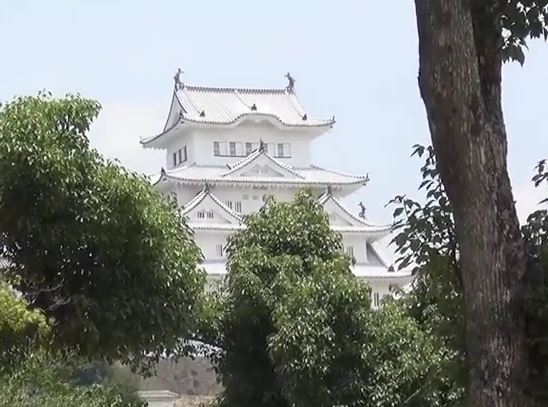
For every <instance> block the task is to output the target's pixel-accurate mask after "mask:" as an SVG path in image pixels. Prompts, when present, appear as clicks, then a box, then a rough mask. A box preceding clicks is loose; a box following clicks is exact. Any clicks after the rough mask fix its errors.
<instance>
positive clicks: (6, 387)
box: [0, 351, 146, 407]
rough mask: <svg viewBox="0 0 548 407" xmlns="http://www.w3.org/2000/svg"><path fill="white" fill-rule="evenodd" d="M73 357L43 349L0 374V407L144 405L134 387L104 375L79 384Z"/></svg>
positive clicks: (123, 406)
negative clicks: (90, 381) (69, 357)
mask: <svg viewBox="0 0 548 407" xmlns="http://www.w3.org/2000/svg"><path fill="white" fill-rule="evenodd" d="M78 374H79V371H78V368H77V366H76V365H75V362H74V360H68V361H67V360H66V359H64V358H63V357H61V356H60V355H55V357H53V356H52V355H50V354H47V353H43V352H40V351H37V352H35V353H34V354H33V355H31V356H30V357H28V358H27V359H26V360H25V361H24V362H23V363H22V364H20V365H19V366H17V368H16V369H15V370H14V371H13V372H10V373H9V374H0V393H1V394H2V398H1V399H0V407H35V406H41V407H80V406H86V407H104V406H110V407H144V406H146V403H145V402H144V401H142V400H140V399H139V398H138V397H137V395H136V394H135V391H134V389H131V388H127V387H125V386H123V385H121V384H118V383H116V382H115V381H113V380H112V379H111V378H108V377H106V378H103V379H102V380H96V381H95V382H93V383H87V384H85V385H84V384H81V383H78Z"/></svg>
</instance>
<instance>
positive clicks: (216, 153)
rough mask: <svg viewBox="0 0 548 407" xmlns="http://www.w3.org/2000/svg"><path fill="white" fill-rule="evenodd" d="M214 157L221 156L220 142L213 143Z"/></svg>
mask: <svg viewBox="0 0 548 407" xmlns="http://www.w3.org/2000/svg"><path fill="white" fill-rule="evenodd" d="M213 155H214V156H216V157H218V156H220V155H221V146H219V142H218V141H214V142H213Z"/></svg>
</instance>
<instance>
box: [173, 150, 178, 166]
mask: <svg viewBox="0 0 548 407" xmlns="http://www.w3.org/2000/svg"><path fill="white" fill-rule="evenodd" d="M173 166H174V167H177V152H174V153H173Z"/></svg>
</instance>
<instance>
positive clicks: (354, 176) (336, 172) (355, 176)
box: [302, 164, 367, 179]
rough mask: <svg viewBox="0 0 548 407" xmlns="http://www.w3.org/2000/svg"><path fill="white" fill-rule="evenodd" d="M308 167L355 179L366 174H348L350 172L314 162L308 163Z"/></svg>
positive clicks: (361, 177) (364, 177)
mask: <svg viewBox="0 0 548 407" xmlns="http://www.w3.org/2000/svg"><path fill="white" fill-rule="evenodd" d="M310 167H312V168H315V169H317V170H322V171H327V172H330V173H332V174H337V175H342V176H345V177H350V178H357V179H366V178H367V174H366V175H354V174H350V173H348V172H344V171H337V170H331V169H328V168H324V167H320V166H319V165H316V164H310ZM302 169H303V170H306V168H302Z"/></svg>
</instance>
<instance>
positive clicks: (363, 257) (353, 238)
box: [342, 234, 367, 264]
mask: <svg viewBox="0 0 548 407" xmlns="http://www.w3.org/2000/svg"><path fill="white" fill-rule="evenodd" d="M342 237H343V244H344V247H345V250H346V247H348V246H352V247H353V249H354V259H356V264H363V263H367V241H366V239H365V237H364V236H359V235H346V234H342Z"/></svg>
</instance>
